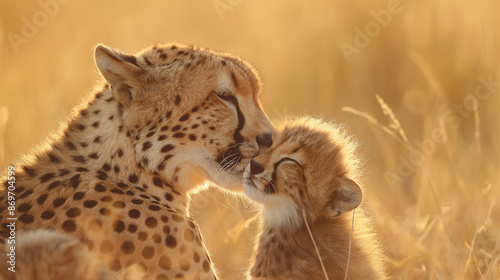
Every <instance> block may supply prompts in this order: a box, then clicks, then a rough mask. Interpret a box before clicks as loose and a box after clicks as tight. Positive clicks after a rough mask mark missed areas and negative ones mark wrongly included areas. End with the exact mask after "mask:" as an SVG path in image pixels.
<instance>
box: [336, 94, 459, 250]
mask: <svg viewBox="0 0 500 280" xmlns="http://www.w3.org/2000/svg"><path fill="white" fill-rule="evenodd" d="M376 97H377V101H378V102H379V104H380V106H381V108H382V110H383V111H384V114H385V115H387V116H389V118H390V119H391V121H392V124H393V128H394V129H396V130H397V131H398V132H399V137H397V136H396V135H395V134H394V133H393V132H392V131H391V130H390V129H389V128H387V127H386V126H384V125H382V124H381V123H380V122H378V121H377V120H376V119H375V118H374V117H372V116H371V115H369V114H366V113H364V112H360V111H358V110H356V109H353V108H350V107H342V110H343V111H347V112H351V113H354V114H356V115H358V116H362V117H364V118H366V119H367V120H368V121H369V122H371V123H374V124H376V125H377V126H379V127H380V128H381V129H382V130H383V131H385V132H386V133H388V134H389V135H390V136H392V137H394V138H395V139H398V141H399V142H400V143H401V144H402V145H403V146H404V147H405V148H406V149H408V150H409V151H410V152H411V153H413V152H414V149H413V147H412V146H411V144H410V142H409V141H408V138H407V137H406V134H405V133H404V130H403V129H402V127H401V125H400V123H399V121H398V119H397V118H396V116H395V115H394V113H393V112H392V110H391V109H390V108H389V106H388V105H387V103H385V102H384V101H383V99H382V98H381V97H380V96H378V95H376ZM422 171H423V174H425V178H426V180H427V182H428V185H429V188H430V190H431V195H432V199H433V202H434V203H435V204H436V208H437V211H438V214H439V217H440V219H441V222H442V224H443V227H444V229H445V233H446V236H447V238H448V242H449V243H450V247H451V248H452V249H453V254H454V257H455V258H456V259H458V251H457V249H456V247H455V245H454V244H453V239H452V237H451V233H450V230H449V228H448V225H447V224H446V220H445V218H444V215H443V213H442V210H441V207H440V205H441V204H440V202H439V200H438V198H437V194H436V190H435V188H434V185H433V184H432V181H431V178H430V176H429V173H428V172H427V170H426V169H425V168H424V167H422Z"/></svg>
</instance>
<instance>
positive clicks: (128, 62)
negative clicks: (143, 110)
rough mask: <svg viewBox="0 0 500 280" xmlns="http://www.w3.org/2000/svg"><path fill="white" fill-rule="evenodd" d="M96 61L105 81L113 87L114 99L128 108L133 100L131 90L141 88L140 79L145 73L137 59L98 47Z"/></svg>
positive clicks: (101, 46)
mask: <svg viewBox="0 0 500 280" xmlns="http://www.w3.org/2000/svg"><path fill="white" fill-rule="evenodd" d="M95 61H96V64H97V67H98V68H99V71H101V74H102V75H103V77H104V79H106V82H108V84H109V85H110V86H111V90H112V91H113V96H114V98H115V99H116V100H118V102H120V103H121V104H122V105H124V106H125V107H128V106H129V105H130V103H131V102H132V99H133V96H132V92H131V89H132V88H136V87H140V80H139V77H140V74H141V73H142V72H143V69H142V68H140V67H139V65H138V64H137V59H136V57H135V56H133V55H127V54H123V53H120V52H118V51H116V50H111V49H108V48H106V47H105V46H103V45H98V46H97V47H96V49H95Z"/></svg>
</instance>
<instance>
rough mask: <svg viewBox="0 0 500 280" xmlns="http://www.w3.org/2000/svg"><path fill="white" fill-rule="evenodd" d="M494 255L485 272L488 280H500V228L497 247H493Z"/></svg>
mask: <svg viewBox="0 0 500 280" xmlns="http://www.w3.org/2000/svg"><path fill="white" fill-rule="evenodd" d="M492 256H493V257H492V258H491V261H490V265H489V266H488V268H487V270H486V273H485V275H486V280H498V279H499V277H500V230H498V234H497V240H496V242H495V249H493V254H492Z"/></svg>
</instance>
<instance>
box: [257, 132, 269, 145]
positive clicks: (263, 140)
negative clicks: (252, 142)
mask: <svg viewBox="0 0 500 280" xmlns="http://www.w3.org/2000/svg"><path fill="white" fill-rule="evenodd" d="M257 144H258V145H259V148H261V147H264V148H269V147H271V146H272V145H273V135H272V134H271V133H269V132H267V133H263V134H261V135H259V136H257Z"/></svg>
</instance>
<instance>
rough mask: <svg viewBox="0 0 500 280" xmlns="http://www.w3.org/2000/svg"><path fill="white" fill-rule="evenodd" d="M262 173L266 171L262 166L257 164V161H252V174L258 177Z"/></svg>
mask: <svg viewBox="0 0 500 280" xmlns="http://www.w3.org/2000/svg"><path fill="white" fill-rule="evenodd" d="M262 171H264V167H263V166H262V164H260V163H258V162H256V161H255V160H251V161H250V174H252V175H257V174H259V173H262Z"/></svg>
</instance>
